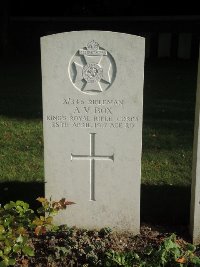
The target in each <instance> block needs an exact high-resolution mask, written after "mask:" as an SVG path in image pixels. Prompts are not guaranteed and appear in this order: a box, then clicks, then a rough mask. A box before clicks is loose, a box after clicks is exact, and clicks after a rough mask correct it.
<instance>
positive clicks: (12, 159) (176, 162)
mask: <svg viewBox="0 0 200 267" xmlns="http://www.w3.org/2000/svg"><path fill="white" fill-rule="evenodd" d="M196 69H197V64H196V63H194V62H180V61H176V62H170V61H157V62H154V63H153V62H150V63H147V64H146V68H145V86H144V126H143V155H142V183H143V184H145V185H179V186H180V185H181V186H187V185H190V183H191V166H192V143H193V126H194V104H195V90H196ZM1 70H2V72H1V76H0V85H1V91H0V104H1V105H0V114H1V115H0V181H1V182H5V181H26V182H35V181H44V172H43V133H42V116H41V77H40V63H39V61H38V62H37V64H33V65H30V64H28V63H27V62H22V63H20V64H12V62H11V63H10V65H9V63H7V66H6V67H5V66H3V65H1Z"/></svg>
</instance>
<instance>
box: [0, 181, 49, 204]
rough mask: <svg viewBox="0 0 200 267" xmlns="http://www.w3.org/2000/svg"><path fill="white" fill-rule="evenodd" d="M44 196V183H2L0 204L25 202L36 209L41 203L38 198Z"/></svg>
mask: <svg viewBox="0 0 200 267" xmlns="http://www.w3.org/2000/svg"><path fill="white" fill-rule="evenodd" d="M43 196H44V183H42V182H30V183H25V182H24V183H23V182H6V183H0V204H1V205H4V204H6V203H8V202H10V201H11V200H12V201H17V200H23V201H25V202H27V203H29V205H30V207H31V208H32V209H36V208H38V206H39V203H38V202H37V201H36V198H38V197H43Z"/></svg>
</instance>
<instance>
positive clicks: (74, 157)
mask: <svg viewBox="0 0 200 267" xmlns="http://www.w3.org/2000/svg"><path fill="white" fill-rule="evenodd" d="M95 134H96V133H90V154H89V155H73V154H71V160H89V161H90V200H91V201H95V160H112V161H114V154H113V155H111V156H103V155H95Z"/></svg>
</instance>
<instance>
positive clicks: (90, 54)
mask: <svg viewBox="0 0 200 267" xmlns="http://www.w3.org/2000/svg"><path fill="white" fill-rule="evenodd" d="M115 76H116V64H115V61H114V59H113V57H112V56H111V54H110V53H109V52H108V51H106V50H105V49H103V48H102V47H99V44H98V43H97V42H95V41H94V40H93V41H91V42H89V43H88V44H87V46H86V47H83V48H82V49H79V50H78V51H77V52H76V54H75V55H74V56H73V57H72V59H71V61H70V63H69V77H70V80H71V82H72V84H73V85H74V87H75V88H76V89H78V90H79V91H81V92H83V93H86V94H91V95H92V94H98V93H101V92H103V91H106V90H107V89H108V88H109V87H110V86H111V85H112V83H113V81H114V79H115Z"/></svg>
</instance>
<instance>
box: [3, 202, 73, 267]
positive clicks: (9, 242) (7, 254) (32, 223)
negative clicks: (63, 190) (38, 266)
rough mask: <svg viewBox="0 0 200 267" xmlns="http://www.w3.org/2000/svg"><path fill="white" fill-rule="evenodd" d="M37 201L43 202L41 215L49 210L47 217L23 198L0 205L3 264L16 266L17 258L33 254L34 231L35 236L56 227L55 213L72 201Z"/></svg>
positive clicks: (40, 209)
mask: <svg viewBox="0 0 200 267" xmlns="http://www.w3.org/2000/svg"><path fill="white" fill-rule="evenodd" d="M38 201H39V202H41V204H42V207H41V208H39V209H38V214H41V213H47V214H48V215H47V216H38V214H35V212H34V211H33V210H32V209H30V208H29V204H28V203H25V202H23V201H20V200H18V201H16V202H14V201H10V202H9V203H7V204H6V205H4V207H0V267H5V266H12V265H15V264H16V259H17V258H20V257H22V256H30V257H32V256H34V247H33V245H32V242H31V234H32V231H33V230H34V233H35V234H36V235H39V234H43V233H46V231H47V230H50V229H51V228H52V227H53V224H52V222H53V216H54V215H55V214H57V213H58V211H59V210H62V209H66V207H67V205H70V204H73V202H70V201H66V200H65V199H64V198H63V199H61V200H60V201H58V202H55V201H54V202H52V201H51V200H50V201H48V200H47V199H45V198H38Z"/></svg>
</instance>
